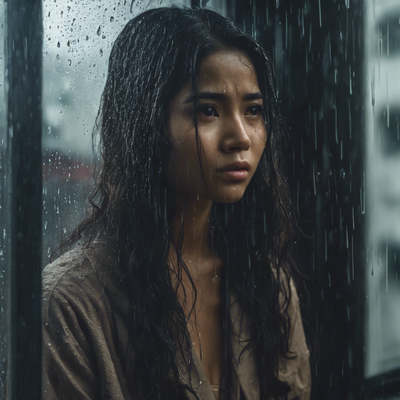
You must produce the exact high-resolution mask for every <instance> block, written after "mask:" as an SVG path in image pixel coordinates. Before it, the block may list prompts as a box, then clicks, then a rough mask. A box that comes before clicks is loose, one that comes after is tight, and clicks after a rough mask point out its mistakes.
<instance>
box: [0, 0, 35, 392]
mask: <svg viewBox="0 0 400 400" xmlns="http://www.w3.org/2000/svg"><path fill="white" fill-rule="evenodd" d="M6 9H7V14H6V26H7V29H6V35H7V37H6V63H7V64H6V66H7V67H6V84H7V88H8V104H7V124H8V149H7V151H8V154H7V156H8V157H9V165H10V171H9V174H10V176H11V184H10V193H11V201H10V205H11V206H10V214H11V215H10V219H11V222H10V246H11V250H10V260H11V266H10V285H11V313H10V314H11V319H10V364H9V365H10V371H9V377H10V380H9V383H10V385H9V389H10V398H11V399H13V400H16V399H21V400H22V399H24V400H26V399H40V397H41V327H40V310H41V305H40V299H41V236H42V168H41V164H42V159H41V157H42V154H41V153H42V152H41V136H42V113H41V91H42V40H43V39H42V37H43V34H42V32H43V28H42V3H41V0H9V1H7V2H6Z"/></svg>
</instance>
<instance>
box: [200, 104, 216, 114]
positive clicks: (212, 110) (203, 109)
mask: <svg viewBox="0 0 400 400" xmlns="http://www.w3.org/2000/svg"><path fill="white" fill-rule="evenodd" d="M198 112H200V113H201V114H203V115H204V116H205V117H218V113H217V110H216V109H215V107H213V106H202V107H199V110H198Z"/></svg>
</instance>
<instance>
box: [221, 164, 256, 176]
mask: <svg viewBox="0 0 400 400" xmlns="http://www.w3.org/2000/svg"><path fill="white" fill-rule="evenodd" d="M249 170H250V164H249V163H248V162H247V161H235V162H233V163H231V164H228V165H225V166H224V167H222V168H220V169H219V172H220V174H221V175H222V176H223V177H224V178H225V179H228V180H230V181H244V180H246V178H247V176H248V175H249V172H248V171H249Z"/></svg>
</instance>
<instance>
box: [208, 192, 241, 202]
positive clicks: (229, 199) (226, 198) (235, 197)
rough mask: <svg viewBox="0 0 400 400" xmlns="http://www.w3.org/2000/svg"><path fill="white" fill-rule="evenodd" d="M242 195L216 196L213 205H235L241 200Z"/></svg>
mask: <svg viewBox="0 0 400 400" xmlns="http://www.w3.org/2000/svg"><path fill="white" fill-rule="evenodd" d="M243 195H244V192H243V193H240V194H239V193H235V194H229V195H228V194H227V195H221V196H218V197H217V198H215V199H213V201H214V202H215V203H223V204H231V203H237V202H238V201H240V200H241V199H242V197H243Z"/></svg>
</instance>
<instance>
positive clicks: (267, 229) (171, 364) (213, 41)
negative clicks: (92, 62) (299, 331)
mask: <svg viewBox="0 0 400 400" xmlns="http://www.w3.org/2000/svg"><path fill="white" fill-rule="evenodd" d="M221 49H232V50H241V51H243V52H245V53H246V54H247V55H248V57H249V58H250V59H251V61H252V62H253V65H254V67H255V69H256V72H257V77H258V82H259V87H260V90H261V92H262V93H263V97H264V99H263V100H264V108H265V115H264V118H265V124H266V130H267V143H266V146H265V151H264V153H263V156H262V159H261V162H260V164H259V166H258V169H257V171H256V173H255V175H254V177H253V179H252V181H251V183H250V185H249V187H248V188H247V190H246V193H245V195H244V196H243V198H242V199H241V200H240V201H239V202H237V203H235V204H214V205H213V209H212V215H211V224H212V229H213V238H214V240H213V245H214V248H215V250H216V252H217V253H218V254H219V255H220V256H221V257H222V258H223V260H224V264H225V273H224V279H223V283H222V293H223V295H224V296H225V300H224V302H223V304H224V313H225V315H224V318H223V320H224V323H223V330H224V341H225V343H226V344H227V345H226V346H227V348H226V349H225V354H226V360H225V364H226V370H225V374H224V376H225V377H229V376H231V374H230V372H229V368H231V365H232V362H229V361H230V360H231V357H232V354H231V350H230V348H229V345H228V343H229V340H230V339H229V338H230V336H229V332H230V330H231V325H230V324H231V323H230V319H229V307H230V304H229V296H230V295H233V296H234V298H235V299H236V301H238V302H239V303H240V305H241V307H242V309H243V313H244V315H245V316H246V318H247V319H248V321H249V324H250V332H251V341H250V342H249V343H247V346H246V349H251V350H252V351H254V354H256V357H257V368H258V374H259V378H260V379H259V381H260V392H261V399H269V398H275V399H277V398H281V397H285V395H286V394H287V393H288V391H289V388H288V386H287V385H286V384H285V383H283V382H281V381H280V380H279V379H278V377H277V375H278V360H279V357H280V356H287V354H288V337H289V330H290V321H289V319H288V316H287V307H288V304H289V302H290V296H291V292H290V286H289V283H288V281H289V276H290V275H291V273H292V272H291V270H292V265H293V263H292V259H291V243H292V238H293V227H294V223H293V220H292V216H291V212H290V202H289V195H288V186H287V183H286V181H285V179H284V177H283V173H282V161H283V160H282V156H281V150H280V143H281V136H282V133H283V129H282V120H281V117H280V114H279V110H278V102H277V98H276V95H275V92H274V86H273V68H272V64H271V61H270V59H269V57H268V56H267V54H266V53H265V51H264V50H263V48H262V47H261V46H260V45H259V44H258V43H257V42H256V41H255V40H254V39H253V38H251V37H250V36H248V35H247V34H245V33H244V32H243V31H242V30H240V29H239V28H238V27H237V26H236V25H235V24H234V23H232V22H231V21H229V20H228V19H226V18H224V17H222V16H221V15H219V14H217V13H215V12H213V11H210V10H207V9H195V10H193V9H188V8H181V7H179V8H178V7H171V8H157V9H152V10H148V11H146V12H144V13H143V14H140V15H138V16H137V17H135V18H134V19H132V20H131V21H130V22H128V24H127V25H126V26H125V28H124V29H123V30H122V32H121V34H120V35H119V36H118V38H117V39H116V41H115V43H114V46H113V49H112V52H111V55H110V61H109V68H108V78H107V82H106V85H105V89H104V92H103V95H102V99H101V106H100V111H99V116H98V128H99V131H100V145H101V153H102V157H103V165H102V168H101V171H100V174H99V176H98V185H97V187H96V190H95V192H94V193H93V195H92V197H91V204H92V211H91V214H90V216H89V217H88V218H86V219H85V220H84V221H83V222H82V223H81V224H80V225H79V226H78V228H77V229H76V230H75V232H74V233H73V235H72V236H71V238H70V239H69V242H68V244H72V243H74V242H75V241H76V240H78V239H81V240H83V241H86V244H87V245H90V243H91V241H92V239H93V238H95V237H99V236H100V237H102V238H103V240H104V241H105V242H106V245H107V246H108V247H109V248H110V249H111V250H112V251H113V252H114V255H115V260H116V263H117V264H118V266H119V268H120V270H121V271H122V274H123V275H124V281H125V285H126V287H127V293H128V294H129V299H130V302H131V306H132V320H131V335H132V338H134V339H135V338H136V340H135V341H134V343H135V359H134V360H132V363H134V367H136V368H135V369H134V370H135V371H136V373H135V376H133V377H131V379H133V380H134V381H135V385H136V387H138V388H140V391H139V392H140V393H142V395H143V398H151V399H153V398H154V399H159V398H162V397H163V394H165V393H167V392H169V393H170V392H171V390H172V391H173V392H174V393H178V391H179V384H178V376H179V371H178V366H177V365H178V360H177V354H188V353H187V351H188V348H189V347H190V338H189V333H188V331H187V328H186V323H187V318H188V317H187V316H186V315H185V314H184V312H183V310H182V307H181V306H180V304H179V302H178V300H177V295H176V291H177V288H176V283H175V284H174V283H173V282H172V279H171V272H172V267H171V266H170V265H169V262H168V254H169V247H170V243H171V240H172V235H171V226H170V223H171V207H170V195H169V193H168V190H167V188H166V187H165V184H164V180H163V173H164V171H165V167H166V162H167V160H168V156H169V154H170V151H171V145H170V143H169V140H168V137H167V135H166V134H165V132H166V118H167V115H166V110H167V106H168V104H169V102H170V101H171V99H172V98H173V97H174V96H175V95H176V94H177V92H178V91H179V90H180V89H181V87H182V86H183V84H184V83H185V82H186V81H187V80H188V79H189V80H190V81H191V82H192V86H193V90H194V91H196V88H197V77H198V71H199V66H200V62H201V60H202V59H203V58H204V57H205V56H207V55H208V54H211V53H213V52H215V51H218V50H221ZM175 246H176V251H177V255H178V261H179V266H180V267H179V268H177V269H176V268H175V269H174V274H176V275H177V278H178V280H177V281H178V282H181V279H182V270H184V271H186V273H188V274H189V271H188V270H187V268H186V266H185V264H184V262H183V260H182V258H181V255H182V253H181V246H180V245H179V243H178V244H175ZM174 279H176V278H175V277H174ZM282 299H283V301H282ZM138 338H140V340H139V339H138ZM177 347H178V351H177ZM182 352H183V353H182ZM289 355H290V354H289ZM186 367H187V368H190V363H189V361H188V360H186ZM227 379H228V381H229V378H227Z"/></svg>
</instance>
